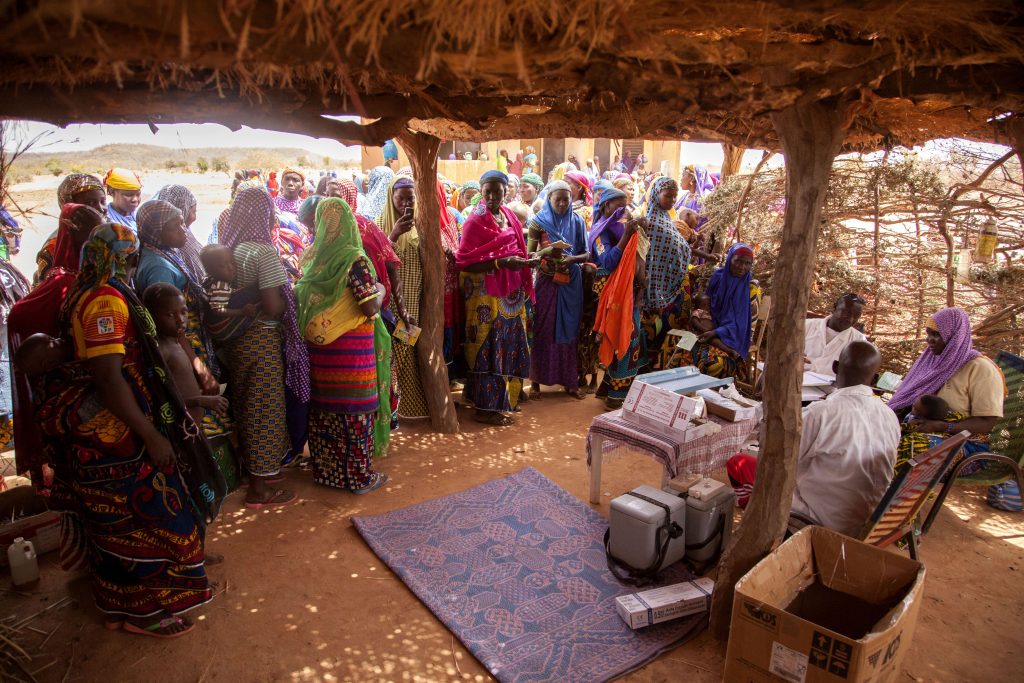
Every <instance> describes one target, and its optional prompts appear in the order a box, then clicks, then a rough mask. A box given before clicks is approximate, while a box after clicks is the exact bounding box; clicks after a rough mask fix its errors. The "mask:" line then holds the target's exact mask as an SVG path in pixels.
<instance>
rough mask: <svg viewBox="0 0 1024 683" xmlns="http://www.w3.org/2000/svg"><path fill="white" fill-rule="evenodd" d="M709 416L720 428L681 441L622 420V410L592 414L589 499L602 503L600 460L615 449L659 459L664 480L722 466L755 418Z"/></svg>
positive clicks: (742, 442) (741, 443) (745, 440)
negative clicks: (625, 449)
mask: <svg viewBox="0 0 1024 683" xmlns="http://www.w3.org/2000/svg"><path fill="white" fill-rule="evenodd" d="M709 419H710V420H712V421H713V422H716V423H718V424H719V425H721V427H722V429H721V431H718V432H715V433H714V434H708V435H707V436H704V437H701V438H699V439H694V440H693V441H690V442H689V443H680V442H679V441H677V440H676V439H674V438H673V437H671V436H669V435H667V434H665V433H664V430H658V429H655V428H651V427H644V426H642V425H638V424H635V423H633V422H629V421H627V420H624V419H623V418H622V410H621V409H620V410H616V411H614V412H611V413H604V414H603V415H598V416H597V417H595V418H594V421H593V422H591V423H590V429H589V430H587V467H589V468H590V502H591V503H595V504H597V503H600V502H601V462H602V460H603V459H604V455H605V454H606V453H610V452H611V451H613V450H615V449H616V448H620V447H625V448H630V449H633V450H639V451H643V452H644V453H646V454H647V455H649V456H651V457H652V458H654V459H655V460H657V461H658V462H660V463H661V464H662V467H663V468H664V475H663V477H662V482H663V483H664V482H665V481H668V480H669V479H671V478H672V477H675V476H676V475H677V474H680V473H681V472H695V473H697V474H705V475H706V474H710V473H711V472H712V471H714V470H716V469H720V468H722V467H725V462H726V460H728V459H729V458H730V457H731V456H733V455H736V453H737V452H738V451H739V450H740V448H742V447H743V446H744V445H745V444H747V443H748V440H749V438H750V435H751V433H752V432H753V431H754V430H755V429H757V425H758V420H757V419H756V418H752V419H749V420H740V421H739V422H729V421H727V420H723V419H721V418H719V417H717V416H715V415H712V416H710V417H709Z"/></svg>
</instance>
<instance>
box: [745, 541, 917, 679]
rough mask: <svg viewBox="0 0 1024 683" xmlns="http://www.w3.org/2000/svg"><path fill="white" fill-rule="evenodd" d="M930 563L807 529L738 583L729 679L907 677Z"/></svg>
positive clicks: (762, 561)
mask: <svg viewBox="0 0 1024 683" xmlns="http://www.w3.org/2000/svg"><path fill="white" fill-rule="evenodd" d="M923 585H924V565H922V564H921V563H920V562H917V561H915V560H911V559H909V558H907V557H904V556H902V555H897V554H895V553H892V552H889V551H887V550H882V549H880V548H876V547H874V546H869V545H866V544H864V543H861V542H860V541H855V540H854V539H852V538H849V537H848V536H843V535H842V534H839V533H837V532H835V531H831V530H829V529H825V528H823V527H819V526H811V527H806V528H804V529H802V530H800V531H799V532H798V533H796V534H795V535H794V536H793V537H791V538H790V539H789V540H787V541H786V542H785V543H783V544H782V545H781V546H779V547H778V548H777V549H776V550H775V551H774V552H772V553H771V554H770V555H768V557H766V558H764V559H763V560H761V561H760V562H759V563H758V564H757V565H755V566H754V568H753V569H751V570H750V571H749V572H747V574H746V575H745V576H744V577H743V578H742V579H740V580H739V582H738V583H737V584H736V599H735V602H734V604H733V611H732V628H731V631H730V633H729V647H728V651H727V653H726V668H725V680H726V681H730V683H732V682H744V683H745V682H747V681H751V682H753V681H756V682H758V683H760V682H762V681H792V682H794V683H804V682H805V681H808V682H811V683H816V682H828V683H839V682H840V681H844V682H850V681H857V682H861V683H867V682H868V681H870V682H871V683H876V682H880V681H895V680H898V676H899V674H900V665H901V662H902V661H903V657H904V655H905V654H906V652H907V650H908V649H909V647H910V641H911V638H912V636H913V633H914V626H915V624H916V623H917V614H918V609H919V608H920V605H921V599H922V592H923Z"/></svg>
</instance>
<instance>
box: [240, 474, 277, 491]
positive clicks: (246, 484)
mask: <svg viewBox="0 0 1024 683" xmlns="http://www.w3.org/2000/svg"><path fill="white" fill-rule="evenodd" d="M263 480H264V481H265V482H267V483H268V484H280V483H281V482H282V481H284V480H285V476H284V473H283V472H278V473H277V474H273V475H271V476H269V477H263ZM239 488H241V489H247V488H249V480H248V479H246V480H245V481H243V482H242V483H241V484H240V485H239Z"/></svg>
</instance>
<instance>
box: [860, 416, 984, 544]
mask: <svg viewBox="0 0 1024 683" xmlns="http://www.w3.org/2000/svg"><path fill="white" fill-rule="evenodd" d="M970 435H971V433H970V432H968V431H966V430H964V431H962V432H960V433H959V434H955V435H953V436H951V437H949V438H948V439H946V440H945V441H943V442H942V443H940V444H939V445H938V446H936V447H934V448H932V449H930V450H928V451H925V452H924V453H922V454H921V455H917V456H914V457H913V458H911V459H910V460H908V461H907V462H905V463H903V465H901V466H900V468H899V469H898V470H897V471H896V474H895V476H894V477H893V478H892V482H891V483H890V484H889V488H888V489H887V490H886V492H885V495H883V496H882V500H880V501H879V502H878V506H877V507H875V511H874V512H873V513H871V518H870V519H869V520H868V523H867V524H866V525H865V528H864V533H863V534H862V535H861V540H863V541H864V542H865V543H867V544H869V545H875V546H878V547H879V548H884V547H886V546H888V545H891V544H892V543H895V542H896V541H899V540H900V539H903V540H906V542H907V545H908V548H909V550H910V557H911V558H912V559H915V560H916V559H917V536H916V534H915V533H914V521H915V520H916V519H917V516H918V513H920V512H921V509H922V508H923V507H924V506H925V504H926V503H927V502H928V497H929V496H930V495H931V493H932V491H933V490H934V489H935V487H936V486H937V485H938V483H939V481H940V480H941V479H942V477H943V475H945V474H946V472H947V471H948V470H949V468H950V466H951V465H952V463H953V460H954V459H955V458H956V454H957V453H959V452H960V449H961V448H963V445H964V444H965V443H967V439H968V438H969V437H970ZM941 505H942V501H941V500H936V501H935V503H934V504H933V505H932V509H931V512H930V514H929V518H930V517H931V516H932V515H933V514H934V512H935V510H937V509H938V508H939V507H940V506H941ZM926 531H927V527H926V526H925V527H922V528H921V533H922V535H923V534H924V533H925V532H926Z"/></svg>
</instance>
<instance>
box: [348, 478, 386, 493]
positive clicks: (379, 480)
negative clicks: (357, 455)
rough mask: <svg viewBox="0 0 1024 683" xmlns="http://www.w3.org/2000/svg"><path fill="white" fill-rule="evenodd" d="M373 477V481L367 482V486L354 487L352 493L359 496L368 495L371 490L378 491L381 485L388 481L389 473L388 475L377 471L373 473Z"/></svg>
mask: <svg viewBox="0 0 1024 683" xmlns="http://www.w3.org/2000/svg"><path fill="white" fill-rule="evenodd" d="M373 477H374V479H373V481H371V482H370V483H369V484H367V485H366V486H364V487H363V488H361V489H352V493H354V494H356V495H357V496H363V495H366V494H367V493H369V492H370V491H376V490H377V489H379V488H380V487H381V486H383V485H384V484H386V483H388V475H386V474H381V473H380V472H375V473H374V474H373Z"/></svg>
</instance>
